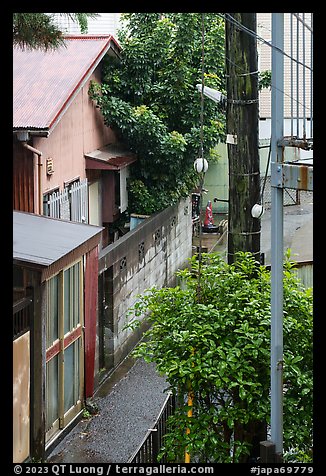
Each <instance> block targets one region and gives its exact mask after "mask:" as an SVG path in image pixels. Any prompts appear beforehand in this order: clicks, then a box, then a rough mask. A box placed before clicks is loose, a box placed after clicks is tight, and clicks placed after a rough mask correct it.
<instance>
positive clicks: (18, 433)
mask: <svg viewBox="0 0 326 476" xmlns="http://www.w3.org/2000/svg"><path fill="white" fill-rule="evenodd" d="M29 362H30V333H29V331H28V332H25V333H24V334H23V335H21V336H20V337H18V338H17V339H15V340H14V341H13V462H14V463H22V462H23V461H24V460H25V459H26V458H28V456H29V450H30V447H29V434H30V401H29V400H30V399H29V394H30V393H29V390H30V365H29Z"/></svg>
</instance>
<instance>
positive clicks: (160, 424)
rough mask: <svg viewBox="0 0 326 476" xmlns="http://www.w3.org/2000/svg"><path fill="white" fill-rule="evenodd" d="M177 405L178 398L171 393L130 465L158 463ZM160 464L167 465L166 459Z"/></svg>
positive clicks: (129, 461)
mask: <svg viewBox="0 0 326 476" xmlns="http://www.w3.org/2000/svg"><path fill="white" fill-rule="evenodd" d="M175 404H176V397H175V396H174V395H173V394H172V393H170V394H169V395H168V396H167V397H166V399H165V401H164V403H163V406H162V408H161V411H160V413H159V416H158V418H157V420H156V422H155V424H154V425H153V428H150V429H149V430H148V431H147V433H146V435H145V437H144V439H143V441H142V442H141V444H140V445H139V447H138V448H137V450H136V451H135V452H134V453H133V455H132V456H131V457H130V458H129V460H128V463H140V464H144V463H157V456H158V454H159V451H160V449H161V447H162V445H163V437H164V435H165V434H166V430H167V419H168V418H169V416H170V415H172V414H173V412H174V409H175ZM160 463H166V461H165V459H164V457H163V458H162V459H161V461H160Z"/></svg>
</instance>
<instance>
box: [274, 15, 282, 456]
mask: <svg viewBox="0 0 326 476" xmlns="http://www.w3.org/2000/svg"><path fill="white" fill-rule="evenodd" d="M283 37H284V14H283V13H272V44H273V45H274V48H273V50H272V75H273V88H272V135H271V158H272V161H271V185H272V192H271V193H272V206H271V439H272V442H273V443H274V444H275V451H276V454H277V455H282V452H283V188H282V187H283V182H282V180H283V170H282V162H283V150H282V146H281V145H280V141H281V140H282V139H283V117H284V95H283V75H284V61H283V55H282V50H283V46H284V45H283V42H284V39H283Z"/></svg>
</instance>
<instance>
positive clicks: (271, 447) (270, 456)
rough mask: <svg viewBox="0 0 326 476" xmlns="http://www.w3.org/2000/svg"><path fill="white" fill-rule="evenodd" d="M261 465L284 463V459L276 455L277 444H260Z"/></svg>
mask: <svg viewBox="0 0 326 476" xmlns="http://www.w3.org/2000/svg"><path fill="white" fill-rule="evenodd" d="M259 463H283V457H282V455H280V454H279V453H276V450H275V444H274V443H273V442H272V441H270V440H267V441H261V442H260V461H259Z"/></svg>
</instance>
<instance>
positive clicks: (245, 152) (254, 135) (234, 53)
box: [225, 13, 261, 264]
mask: <svg viewBox="0 0 326 476" xmlns="http://www.w3.org/2000/svg"><path fill="white" fill-rule="evenodd" d="M246 29H248V30H250V31H251V32H256V13H226V14H225V33H226V35H225V36H226V78H227V81H226V83H227V144H228V145H227V147H228V158H229V220H228V263H229V264H230V263H233V262H234V254H235V253H236V252H237V251H250V252H252V253H253V254H254V256H255V257H256V259H257V261H260V230H261V225H260V219H259V218H253V217H252V215H251V209H252V207H253V205H255V204H256V203H257V202H259V199H260V167H259V144H258V140H259V126H258V124H259V122H258V58H257V45H256V38H255V36H254V35H253V34H250V33H249V32H248V30H246Z"/></svg>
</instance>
